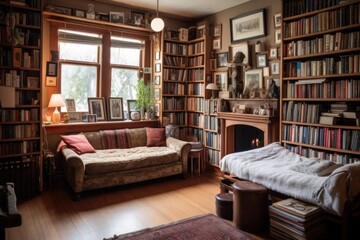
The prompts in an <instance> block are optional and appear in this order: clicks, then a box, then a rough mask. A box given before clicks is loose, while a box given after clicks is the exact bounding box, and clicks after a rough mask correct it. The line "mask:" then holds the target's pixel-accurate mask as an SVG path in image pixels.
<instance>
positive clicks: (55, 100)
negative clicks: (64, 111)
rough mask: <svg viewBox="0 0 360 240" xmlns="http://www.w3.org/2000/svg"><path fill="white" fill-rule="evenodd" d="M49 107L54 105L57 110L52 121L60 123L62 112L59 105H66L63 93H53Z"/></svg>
mask: <svg viewBox="0 0 360 240" xmlns="http://www.w3.org/2000/svg"><path fill="white" fill-rule="evenodd" d="M49 107H54V108H55V110H54V112H53V115H52V122H53V123H59V122H60V119H61V117H60V112H59V110H58V107H65V102H64V100H63V98H62V96H61V94H53V95H51V98H50V102H49Z"/></svg>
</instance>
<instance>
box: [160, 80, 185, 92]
mask: <svg viewBox="0 0 360 240" xmlns="http://www.w3.org/2000/svg"><path fill="white" fill-rule="evenodd" d="M163 94H177V95H184V94H185V84H182V83H169V82H164V83H163Z"/></svg>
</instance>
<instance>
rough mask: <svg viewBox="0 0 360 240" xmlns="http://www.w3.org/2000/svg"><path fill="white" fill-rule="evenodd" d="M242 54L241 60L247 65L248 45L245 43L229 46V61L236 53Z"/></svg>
mask: <svg viewBox="0 0 360 240" xmlns="http://www.w3.org/2000/svg"><path fill="white" fill-rule="evenodd" d="M239 51H240V52H242V53H243V54H244V55H245V58H244V60H243V63H244V64H249V45H248V43H247V42H244V43H240V44H236V45H231V46H230V47H229V53H230V56H229V60H230V61H232V60H233V58H234V56H235V55H236V53H237V52H239Z"/></svg>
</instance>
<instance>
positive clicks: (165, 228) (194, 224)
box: [104, 214, 253, 240]
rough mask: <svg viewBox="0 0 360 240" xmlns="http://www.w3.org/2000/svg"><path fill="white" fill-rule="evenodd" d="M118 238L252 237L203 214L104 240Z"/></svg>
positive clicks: (147, 239)
mask: <svg viewBox="0 0 360 240" xmlns="http://www.w3.org/2000/svg"><path fill="white" fill-rule="evenodd" d="M120 239H136V240H149V239H156V240H161V239H163V240H164V239H166V240H190V239H191V240H198V239H201V240H203V239H219V240H223V239H226V240H233V239H241V240H248V239H253V238H252V237H251V236H250V235H248V234H247V233H244V232H243V231H241V230H240V229H238V228H237V227H236V226H234V225H232V224H231V223H229V222H227V221H225V220H223V219H221V218H219V217H217V216H215V215H213V214H204V215H199V216H195V217H191V218H186V219H183V220H180V221H177V222H173V223H169V224H165V225H160V226H157V227H154V228H146V229H143V230H140V231H137V232H132V233H127V234H122V235H119V236H117V235H115V236H114V237H111V238H104V240H120Z"/></svg>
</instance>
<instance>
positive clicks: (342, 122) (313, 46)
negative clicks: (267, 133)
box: [280, 0, 360, 164]
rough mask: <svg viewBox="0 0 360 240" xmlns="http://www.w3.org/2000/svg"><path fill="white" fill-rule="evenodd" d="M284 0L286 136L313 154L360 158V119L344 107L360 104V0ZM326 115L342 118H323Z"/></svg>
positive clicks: (295, 148) (349, 160)
mask: <svg viewBox="0 0 360 240" xmlns="http://www.w3.org/2000/svg"><path fill="white" fill-rule="evenodd" d="M282 4H283V5H282V16H283V20H282V36H283V43H282V57H281V60H282V61H281V62H282V69H283V71H282V78H281V79H282V84H281V86H282V89H281V108H282V109H281V112H282V116H281V132H280V134H281V138H280V139H281V142H282V143H283V144H284V146H286V147H287V148H289V149H291V150H292V151H294V152H297V153H299V154H301V155H304V156H307V157H319V158H326V159H329V160H332V161H336V162H339V163H343V164H348V163H352V162H354V161H359V160H360V143H359V141H360V140H359V139H360V127H359V125H358V124H357V125H356V121H359V120H358V119H353V120H352V121H348V120H349V119H346V118H344V117H345V114H343V117H341V112H342V111H344V110H345V111H350V112H356V111H359V109H356V107H357V108H359V106H360V79H359V71H360V70H359V69H360V61H359V57H360V31H359V29H360V16H359V9H360V1H339V0H327V1H325V0H324V1H313V0H284V1H283V3H282ZM339 113H340V114H339ZM323 115H327V116H330V120H331V119H332V118H331V115H332V116H335V119H336V120H339V121H338V123H334V122H329V123H328V124H324V123H323V122H322V123H320V118H321V116H323ZM336 116H340V117H336ZM349 122H351V123H349Z"/></svg>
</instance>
